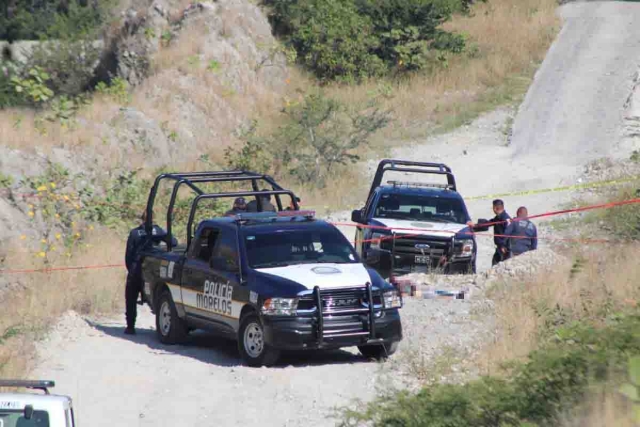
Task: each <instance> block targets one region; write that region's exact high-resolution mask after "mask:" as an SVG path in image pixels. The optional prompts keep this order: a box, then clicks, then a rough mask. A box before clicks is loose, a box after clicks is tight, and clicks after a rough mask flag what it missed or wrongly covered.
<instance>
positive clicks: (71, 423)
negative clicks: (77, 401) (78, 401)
mask: <svg viewBox="0 0 640 427" xmlns="http://www.w3.org/2000/svg"><path fill="white" fill-rule="evenodd" d="M54 386H55V383H54V382H53V381H22V380H0V387H7V388H27V389H39V390H42V391H44V394H36V393H25V392H11V393H0V427H31V426H33V427H76V426H77V424H76V422H75V417H74V413H73V403H72V400H71V398H70V397H69V396H62V395H52V394H50V393H49V388H51V387H54Z"/></svg>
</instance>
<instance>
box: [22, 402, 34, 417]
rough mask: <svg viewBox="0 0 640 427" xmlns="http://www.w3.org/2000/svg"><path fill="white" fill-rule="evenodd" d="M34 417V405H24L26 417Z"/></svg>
mask: <svg viewBox="0 0 640 427" xmlns="http://www.w3.org/2000/svg"><path fill="white" fill-rule="evenodd" d="M31 417H33V405H27V406H25V407H24V419H25V420H30V419H31Z"/></svg>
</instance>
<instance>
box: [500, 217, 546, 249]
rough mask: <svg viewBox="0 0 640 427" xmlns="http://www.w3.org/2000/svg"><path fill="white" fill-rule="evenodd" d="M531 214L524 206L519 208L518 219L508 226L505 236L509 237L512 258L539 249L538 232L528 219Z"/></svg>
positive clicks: (508, 244) (508, 242)
mask: <svg viewBox="0 0 640 427" xmlns="http://www.w3.org/2000/svg"><path fill="white" fill-rule="evenodd" d="M528 216H529V212H528V211H527V208H526V207H524V206H520V207H519V208H518V212H517V216H516V218H515V219H514V220H513V221H512V222H511V223H510V224H509V225H508V226H507V229H506V230H505V231H504V234H506V235H507V236H513V237H507V246H508V248H509V252H510V254H511V256H517V255H520V254H522V253H524V252H527V251H533V250H535V249H537V248H538V230H537V228H536V226H535V225H534V224H533V223H532V222H531V221H529V220H528V219H527V217H528Z"/></svg>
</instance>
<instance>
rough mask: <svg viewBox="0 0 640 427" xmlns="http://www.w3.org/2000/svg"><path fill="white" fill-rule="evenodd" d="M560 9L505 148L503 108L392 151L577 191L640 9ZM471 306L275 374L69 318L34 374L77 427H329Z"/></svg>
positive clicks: (438, 347) (465, 185) (562, 198)
mask: <svg viewBox="0 0 640 427" xmlns="http://www.w3.org/2000/svg"><path fill="white" fill-rule="evenodd" d="M561 13H562V14H563V16H564V17H565V19H567V24H566V26H565V27H564V30H563V31H562V33H561V36H560V38H559V40H558V41H557V42H556V43H555V45H554V47H553V49H552V51H551V53H550V55H549V60H548V61H547V62H545V64H544V65H543V66H542V69H541V71H540V73H539V74H538V76H537V78H536V81H535V83H534V85H533V87H532V88H531V92H530V94H529V96H528V97H527V99H526V101H525V103H524V104H523V106H522V108H521V112H520V114H519V116H518V118H517V119H516V121H515V124H516V126H515V129H514V132H515V133H514V135H513V140H512V143H511V144H510V145H507V139H506V135H505V130H506V129H505V124H506V123H507V119H508V117H509V111H507V110H499V111H496V112H494V113H491V114H488V115H486V116H484V117H482V118H480V119H479V120H477V121H476V122H475V123H473V124H472V125H470V126H468V127H464V128H462V129H459V130H458V131H456V132H453V133H452V134H449V135H443V136H441V137H438V138H436V139H434V140H431V141H427V142H425V141H418V142H416V143H415V144H414V145H412V146H406V147H403V148H401V149H397V150H396V151H395V152H394V153H393V156H395V157H400V158H410V159H411V158H413V159H420V160H427V161H442V162H445V163H447V164H449V165H450V166H451V167H452V168H453V169H454V171H455V173H456V176H457V178H458V184H459V188H460V191H461V192H462V193H463V195H464V196H466V197H470V196H479V195H485V194H491V193H495V192H505V191H516V190H517V191H519V190H524V189H535V188H543V187H549V186H558V185H568V184H572V183H575V182H576V179H577V177H578V175H579V174H580V172H581V169H580V167H581V166H582V165H584V163H585V162H587V161H589V160H592V159H595V158H598V157H601V156H604V155H611V154H621V151H622V150H618V149H617V148H616V147H615V144H613V143H612V141H615V140H616V138H617V129H618V127H619V126H620V122H621V119H622V118H621V117H620V113H619V112H620V109H621V108H622V105H623V103H624V101H625V99H626V97H627V95H628V93H625V90H628V89H629V88H630V79H631V71H630V70H631V68H632V66H637V65H638V63H639V62H640V58H639V56H640V3H615V2H607V3H594V2H589V3H582V4H569V5H566V6H563V7H562V8H561ZM626 79H629V82H627V80H626ZM541 136H543V137H541ZM622 154H623V153H622ZM375 164H377V162H373V167H375ZM567 197H568V195H567V194H566V193H550V194H543V195H537V196H525V197H505V201H506V202H507V207H508V209H509V210H510V211H511V212H512V213H513V211H514V210H515V208H516V207H517V206H518V205H520V204H526V205H527V206H529V207H530V212H531V213H538V212H542V211H545V210H548V209H553V208H555V207H557V206H559V205H561V204H562V203H565V202H567V201H568V199H567ZM469 208H470V210H471V215H472V217H474V218H478V217H488V216H489V215H490V214H491V212H490V201H489V200H478V201H471V202H469ZM341 215H342V217H344V214H341ZM338 216H340V215H338ZM350 232H352V229H347V230H345V233H350ZM481 242H482V245H481V247H480V262H479V269H480V270H483V269H486V268H488V262H489V259H490V256H491V252H492V248H491V241H490V239H486V240H481ZM542 245H544V243H543V244H542ZM475 304H482V301H480V300H476V301H474V300H470V301H450V302H443V301H427V300H424V301H409V302H408V305H407V306H406V307H405V308H404V309H403V325H404V328H405V336H406V337H407V339H405V341H403V343H402V345H401V347H400V350H399V352H398V353H397V355H396V356H394V358H392V360H391V361H389V362H388V363H385V364H381V365H380V364H376V363H371V362H367V361H365V360H364V359H362V358H361V357H360V356H358V355H357V353H356V351H355V349H350V351H338V352H332V353H323V354H318V355H315V356H301V355H292V356H289V357H288V358H285V359H284V360H283V362H282V364H281V365H280V366H278V367H276V368H272V369H250V368H246V367H243V366H239V363H240V362H239V359H238V355H237V351H236V350H235V346H234V344H232V343H228V342H225V341H221V340H218V339H215V338H212V337H210V336H207V335H203V334H196V335H195V336H194V337H193V339H192V341H191V342H190V343H189V344H188V345H185V346H176V347H164V346H161V345H160V344H158V342H157V340H156V338H155V337H154V331H153V318H152V316H151V315H150V313H149V312H148V310H147V309H146V308H145V309H143V311H142V313H141V316H140V321H139V326H140V328H141V330H140V334H139V335H138V336H136V337H134V338H130V337H128V336H125V335H123V334H122V329H123V327H124V325H123V323H122V320H123V319H122V317H123V316H118V317H117V318H116V319H115V320H114V319H94V320H93V323H92V322H89V321H86V320H84V319H82V318H80V317H78V316H73V315H69V316H66V317H65V318H64V319H63V320H62V322H61V323H60V324H59V325H58V326H57V327H56V328H54V331H53V332H52V334H51V335H50V337H49V338H48V340H46V341H44V342H43V343H41V345H40V356H41V364H40V366H39V368H38V370H37V371H36V372H34V373H33V376H34V377H42V378H52V379H55V380H56V381H57V383H58V386H57V387H56V389H57V391H59V392H62V393H69V394H71V395H72V397H73V398H74V399H75V401H76V405H77V411H78V412H77V413H78V420H79V422H80V425H81V426H91V427H100V426H111V425H120V426H127V427H133V426H147V425H148V426H151V425H156V426H193V425H207V426H210V425H219V426H243V427H247V426H257V425H268V426H300V425H304V426H328V425H333V424H334V421H333V420H331V419H327V418H326V417H327V416H328V415H330V414H331V410H332V408H333V407H334V406H335V405H344V404H348V403H349V402H350V399H352V398H356V397H357V398H361V399H369V398H371V397H373V396H374V394H375V393H376V386H379V387H386V386H387V385H388V383H387V381H388V379H387V378H389V377H390V378H396V380H398V379H399V378H400V379H402V378H407V379H408V376H410V375H411V372H412V370H411V369H410V367H408V365H407V364H406V363H404V362H406V361H410V360H411V358H412V357H414V358H415V357H416V355H418V357H421V356H424V357H425V359H426V360H427V361H429V360H433V358H434V356H436V355H437V354H439V353H440V352H441V351H442V350H443V349H444V348H448V347H449V346H453V347H455V348H462V349H466V350H469V351H471V350H470V349H472V348H473V347H474V346H475V345H477V343H478V342H479V341H480V340H481V339H482V336H483V335H484V334H485V333H487V332H488V331H489V330H490V327H491V316H490V315H486V316H484V317H483V318H482V319H480V320H479V319H478V316H474V315H472V314H473V312H474V307H475ZM416 345H417V347H416ZM416 348H417V350H416ZM415 351H418V353H415ZM414 360H415V359H414ZM414 368H415V367H414ZM384 374H389V375H384Z"/></svg>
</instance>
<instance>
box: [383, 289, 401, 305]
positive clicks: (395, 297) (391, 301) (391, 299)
mask: <svg viewBox="0 0 640 427" xmlns="http://www.w3.org/2000/svg"><path fill="white" fill-rule="evenodd" d="M382 295H383V297H384V308H401V307H402V297H401V296H400V293H399V292H398V291H396V290H393V291H385V292H384V294H382Z"/></svg>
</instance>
